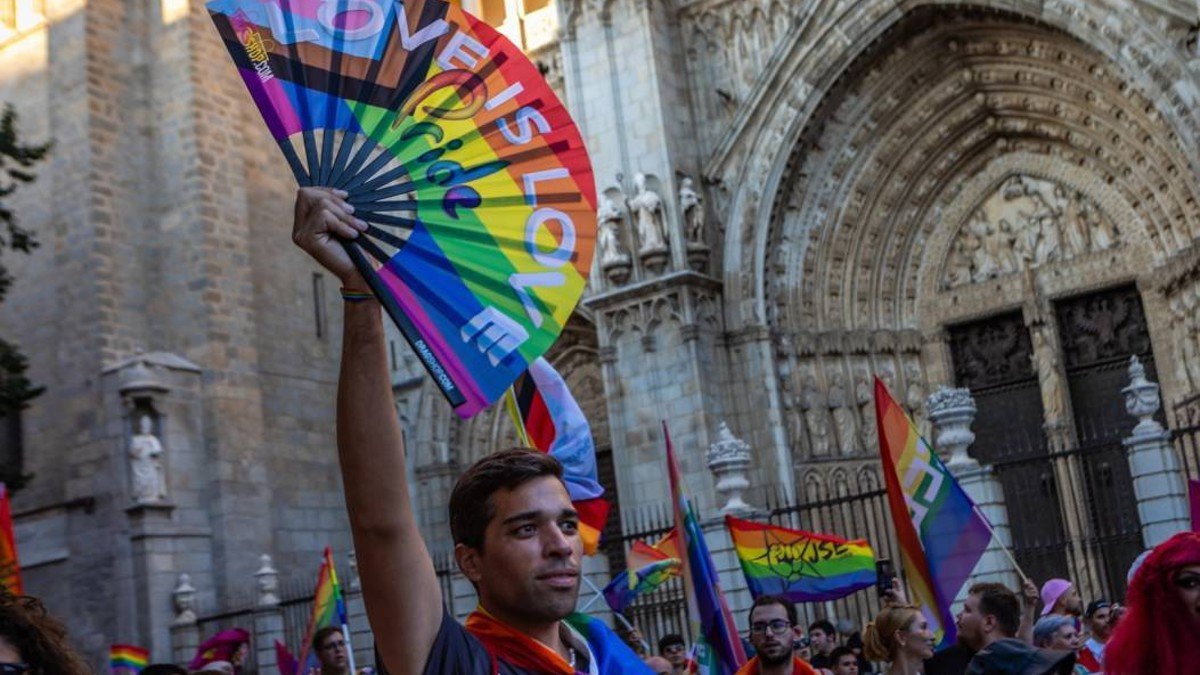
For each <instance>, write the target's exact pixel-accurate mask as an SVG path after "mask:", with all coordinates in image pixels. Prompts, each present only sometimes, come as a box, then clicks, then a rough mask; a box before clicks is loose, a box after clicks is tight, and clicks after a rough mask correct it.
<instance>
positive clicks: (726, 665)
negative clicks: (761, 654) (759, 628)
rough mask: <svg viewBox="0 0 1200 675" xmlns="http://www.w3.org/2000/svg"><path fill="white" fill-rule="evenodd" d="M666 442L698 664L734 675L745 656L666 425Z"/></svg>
mask: <svg viewBox="0 0 1200 675" xmlns="http://www.w3.org/2000/svg"><path fill="white" fill-rule="evenodd" d="M663 438H664V439H665V441H666V444H667V476H668V477H669V478H670V482H671V503H672V505H673V506H674V508H675V529H676V530H677V531H678V532H679V545H680V548H681V549H682V552H683V556H682V558H681V562H682V569H683V587H684V589H685V590H686V592H687V601H688V618H689V619H690V623H691V624H692V634H693V635H696V636H698V637H697V643H702V644H703V647H702V648H698V650H697V656H696V660H697V662H699V663H700V672H701V675H704V674H705V673H708V674H709V675H731V674H732V673H734V672H736V671H737V669H738V668H740V667H741V666H742V664H744V663H745V662H746V654H745V652H743V651H742V641H741V638H740V637H739V636H738V632H737V627H736V626H735V625H734V623H733V616H732V615H731V614H730V613H729V606H728V605H727V604H726V603H725V594H724V593H722V592H721V582H720V580H719V578H718V577H717V569H716V566H714V565H713V561H712V556H711V555H709V553H708V543H707V542H706V541H705V540H704V532H703V531H702V530H701V529H700V521H699V519H698V518H696V513H695V511H693V510H692V505H691V502H689V501H688V500H687V494H686V493H685V491H684V489H683V475H682V474H681V473H680V471H679V462H677V461H676V459H675V450H674V448H672V447H671V434H670V433H669V432H668V431H667V423H666V422H663Z"/></svg>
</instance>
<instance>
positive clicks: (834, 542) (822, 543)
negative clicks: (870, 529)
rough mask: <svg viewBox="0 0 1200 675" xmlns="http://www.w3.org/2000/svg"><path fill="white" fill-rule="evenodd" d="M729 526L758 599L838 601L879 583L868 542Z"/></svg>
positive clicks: (734, 522) (736, 523)
mask: <svg viewBox="0 0 1200 675" xmlns="http://www.w3.org/2000/svg"><path fill="white" fill-rule="evenodd" d="M725 526H726V527H727V528H728V529H729V536H730V538H731V539H732V540H733V545H734V548H736V549H737V555H738V560H740V561H741V563H742V571H743V572H745V574H746V583H747V585H749V587H750V593H751V595H753V596H754V597H756V598H757V597H758V596H760V595H781V596H783V597H786V598H787V599H789V600H791V601H792V602H815V601H821V600H836V599H837V598H841V597H845V596H847V595H849V594H851V593H853V592H855V591H857V590H859V589H862V588H866V587H868V586H871V585H873V584H874V583H875V552H874V551H872V550H871V546H870V545H869V544H867V542H866V541H865V540H862V539H858V540H855V541H848V540H846V539H842V538H840V537H834V536H830V535H826V534H816V533H813V532H804V531H802V530H789V529H787V528H785V527H775V526H773V525H764V524H762V523H755V522H751V521H749V520H741V519H739V518H734V517H732V516H726V517H725Z"/></svg>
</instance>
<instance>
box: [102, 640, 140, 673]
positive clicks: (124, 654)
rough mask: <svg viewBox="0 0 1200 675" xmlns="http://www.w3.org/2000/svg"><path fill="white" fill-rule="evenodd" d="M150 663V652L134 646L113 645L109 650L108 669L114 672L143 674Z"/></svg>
mask: <svg viewBox="0 0 1200 675" xmlns="http://www.w3.org/2000/svg"><path fill="white" fill-rule="evenodd" d="M148 663H150V651H149V650H148V649H143V648H141V647H136V646H134V645H112V646H110V647H109V648H108V669H109V670H110V671H111V672H113V673H117V672H124V673H128V672H134V673H138V672H141V670H142V668H145V667H146V664H148Z"/></svg>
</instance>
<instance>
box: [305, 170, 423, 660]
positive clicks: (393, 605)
mask: <svg viewBox="0 0 1200 675" xmlns="http://www.w3.org/2000/svg"><path fill="white" fill-rule="evenodd" d="M344 197H345V193H342V192H338V191H334V190H329V189H326V188H301V190H300V191H299V193H297V196H296V215H295V225H294V229H293V232H292V239H293V241H295V243H296V245H298V246H299V247H300V248H302V249H304V250H305V251H306V252H307V253H308V254H309V255H311V256H312V257H313V258H315V259H316V260H317V262H319V263H321V265H322V266H324V267H325V268H326V269H328V270H329V271H330V272H331V273H333V274H334V275H335V276H337V277H338V279H340V280H341V283H342V286H343V288H345V289H346V290H352V291H369V288H368V287H367V284H366V282H365V281H364V280H363V278H362V276H361V275H360V274H359V273H358V271H357V270H356V269H355V268H354V265H353V263H352V262H351V261H350V257H349V256H348V255H347V254H346V252H345V250H344V249H343V248H342V246H341V244H339V243H338V242H337V240H336V239H334V238H333V236H332V235H334V234H336V235H339V236H342V237H346V238H355V237H357V236H358V233H359V231H361V230H363V229H365V225H364V224H363V223H362V222H361V221H358V220H357V219H356V218H354V217H353V215H352V209H351V207H350V206H349V205H348V204H346V203H345V202H344V201H343V198H344ZM345 305H346V311H345V326H344V333H343V336H342V366H341V375H340V376H339V378H338V394H337V444H338V459H339V461H340V463H341V468H342V485H343V487H344V490H345V493H346V509H347V510H348V511H349V515H350V529H351V531H352V533H353V535H354V548H355V551H356V553H357V555H358V569H359V575H360V577H361V579H362V588H363V599H364V601H365V603H366V607H367V617H368V618H369V619H370V622H371V630H372V631H373V632H374V633H375V643H376V645H377V647H378V650H379V653H380V654H382V655H383V660H384V662H385V663H386V664H387V668H388V670H389V672H391V673H393V675H417V674H418V673H420V672H421V670H422V669H423V668H424V666H425V661H426V659H427V658H428V655H429V650H430V648H431V647H432V646H433V641H434V639H435V638H436V637H437V632H438V627H439V625H440V620H441V616H442V598H441V592H440V591H439V590H438V588H439V587H438V583H437V576H436V573H435V572H434V569H433V561H432V560H431V559H430V557H429V552H428V551H427V550H426V549H425V542H424V541H422V539H421V535H420V532H419V530H418V529H417V519H416V516H415V515H414V514H413V508H412V495H410V494H409V491H408V480H407V477H406V476H405V455H404V453H405V449H404V440H403V436H402V435H401V433H400V423H399V421H398V420H397V417H396V410H395V408H394V407H393V403H392V388H391V381H390V380H389V378H388V365H387V349H386V345H385V340H384V333H383V323H382V316H381V311H380V307H379V303H378V302H375V301H374V300H369V301H365V302H347V303H345Z"/></svg>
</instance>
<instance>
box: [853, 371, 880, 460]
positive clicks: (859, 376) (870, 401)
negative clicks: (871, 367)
mask: <svg viewBox="0 0 1200 675" xmlns="http://www.w3.org/2000/svg"><path fill="white" fill-rule="evenodd" d="M854 399H855V402H857V403H858V414H859V419H861V420H862V437H863V448H864V449H868V448H873V447H875V443H876V441H877V440H878V438H877V436H876V434H875V387H874V386H872V384H871V378H870V376H868V375H867V369H866V368H859V369H857V370H856V371H854Z"/></svg>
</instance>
